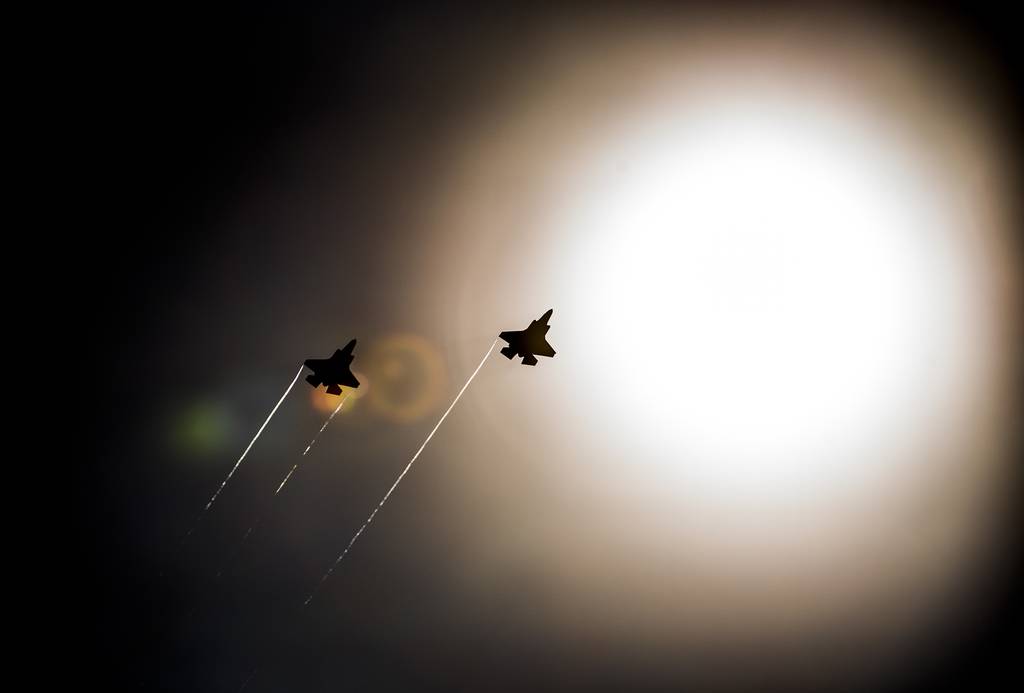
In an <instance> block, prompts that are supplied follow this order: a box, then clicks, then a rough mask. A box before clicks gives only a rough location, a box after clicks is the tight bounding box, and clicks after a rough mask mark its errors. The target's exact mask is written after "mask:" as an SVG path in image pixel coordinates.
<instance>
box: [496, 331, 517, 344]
mask: <svg viewBox="0 0 1024 693" xmlns="http://www.w3.org/2000/svg"><path fill="white" fill-rule="evenodd" d="M521 334H522V331H521V330H515V331H512V332H502V333H501V334H499V335H498V339H504V340H505V341H506V342H508V343H509V344H511V343H512V340H513V339H518V338H519V335H521Z"/></svg>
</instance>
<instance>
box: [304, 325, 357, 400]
mask: <svg viewBox="0 0 1024 693" xmlns="http://www.w3.org/2000/svg"><path fill="white" fill-rule="evenodd" d="M355 348H356V340H354V339H353V340H352V341H351V342H349V343H348V344H346V345H345V348H344V349H336V350H335V351H334V355H333V356H331V358H329V359H306V360H305V362H304V363H305V364H306V368H309V369H310V370H311V371H313V375H307V376H306V382H307V383H309V384H310V385H312V386H313V387H319V386H320V384H321V383H322V384H324V385H326V386H327V393H328V394H331V395H340V394H341V386H342V385H344V386H346V387H359V381H358V380H356V376H354V375H353V374H352V369H351V368H349V366H350V365H351V364H352V359H353V358H355V357H354V356H352V350H353V349H355Z"/></svg>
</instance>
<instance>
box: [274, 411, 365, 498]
mask: <svg viewBox="0 0 1024 693" xmlns="http://www.w3.org/2000/svg"><path fill="white" fill-rule="evenodd" d="M348 395H349V393H347V392H346V393H345V396H344V397H342V398H341V401H340V402H338V406H337V407H336V408H335V409H334V411H333V412H331V415H330V416H328V417H327V421H324V425H323V426H321V427H320V430H319V431H317V432H316V435H315V436H313V440H311V441H309V445H307V446H306V449H305V450H303V451H302V456H303V457H305V456H306V453H307V452H309V449H310V448H311V447H313V444H314V443H315V442H316V439H317V438H319V437H320V434H321V433H323V432H324V429H325V428H327V424H329V423H331V419H333V418H334V415H335V414H337V413H338V412H339V411H341V405H343V404H344V403H345V400H346V399H348ZM280 490H281V489H278V491H280ZM275 495H276V494H275Z"/></svg>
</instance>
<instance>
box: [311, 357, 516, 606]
mask: <svg viewBox="0 0 1024 693" xmlns="http://www.w3.org/2000/svg"><path fill="white" fill-rule="evenodd" d="M497 343H498V340H497V339H495V340H494V341H493V342H492V343H491V347H490V348H489V349H488V350H487V353H486V354H484V357H483V359H481V360H480V364H479V365H478V366H477V367H476V370H475V371H473V375H471V376H469V380H467V381H466V384H465V385H463V386H462V389H461V390H459V394H457V395H455V399H453V400H452V403H451V404H449V405H448V409H447V410H446V411H445V413H444V414H442V415H441V418H440V419H439V420H438V422H437V424H436V425H435V426H434V430H432V431H431V432H430V435H428V436H427V439H426V440H424V441H423V445H421V446H420V449H419V450H417V451H416V454H415V455H413V456H412V459H411V460H409V464H407V465H405V469H403V470H402V473H401V474H399V475H398V478H397V479H395V483H393V484H392V485H391V488H389V489H388V492H387V493H385V494H384V498H382V499H381V501H380V503H378V504H377V507H376V508H374V509H373V512H372V513H370V516H369V517H368V518H366V522H364V523H363V526H362V527H360V528H359V531H358V532H356V533H355V535H354V536H353V537H352V539H351V541H349V542H348V546H346V547H345V550H344V551H342V552H341V555H340V556H338V558H337V559H335V561H334V564H333V565H331V567H330V568H328V570H327V572H326V573H324V576H323V577H322V578H320V582H318V583H317V585H316V587H314V588H313V591H312V592H310V593H309V597H307V598H306V601H305V602H303V606H306V605H308V604H309V602H310V601H312V600H313V595H314V594H316V591H317V590H318V589H320V586H321V585H323V584H324V582H326V581H327V578H329V577H330V576H331V573H333V572H334V569H335V568H337V567H338V564H339V563H341V561H342V559H343V558H345V554H347V553H348V552H349V549H351V548H352V545H353V544H355V543H356V540H357V539H359V536H360V535H361V534H362V533H363V532H364V531H366V528H367V527H369V526H370V523H371V522H373V518H374V517H376V516H377V513H378V512H380V509H381V508H383V507H384V504H385V503H387V502H388V498H390V497H391V494H392V493H394V491H395V489H396V488H398V485H399V484H400V483H402V479H403V478H404V477H405V475H406V474H407V473H408V472H409V470H410V469H411V468H412V465H413V462H415V461H416V458H417V457H419V456H420V453H421V452H423V449H424V448H425V447H427V443H429V442H430V439H431V438H433V437H434V434H435V433H437V429H439V428H440V427H441V424H442V423H444V420H445V419H446V418H448V414H450V413H451V411H452V409H453V408H454V407H455V404H456V403H457V402H458V401H459V398H460V397H462V393H463V392H465V391H466V388H467V387H469V384H470V383H471V382H473V378H475V377H476V374H477V373H479V372H480V369H481V368H483V367H484V363H486V361H487V358H488V357H489V356H490V355H491V352H492V351H494V347H495V345H497Z"/></svg>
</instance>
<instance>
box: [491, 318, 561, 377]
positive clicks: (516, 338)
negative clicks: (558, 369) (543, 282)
mask: <svg viewBox="0 0 1024 693" xmlns="http://www.w3.org/2000/svg"><path fill="white" fill-rule="evenodd" d="M553 312H554V309H553V308H552V309H550V310H548V312H547V313H544V315H542V316H540V320H534V321H533V322H531V323H530V326H529V327H527V328H526V329H525V330H519V331H516V332H502V333H501V334H499V335H498V337H500V338H501V339H504V340H505V341H506V342H508V346H507V347H504V348H503V349H502V350H501V353H502V354H504V355H505V358H507V359H509V360H512V359H513V358H514V357H516V356H522V357H523V365H524V366H536V365H537V356H547V357H551V356H554V355H555V350H554V349H552V348H551V345H550V344H548V340H547V339H546V338H545V335H546V334H547V333H548V330H550V329H551V325H549V324H548V319H549V318H550V317H551V314H552V313H553Z"/></svg>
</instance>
